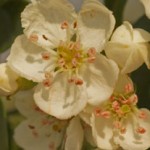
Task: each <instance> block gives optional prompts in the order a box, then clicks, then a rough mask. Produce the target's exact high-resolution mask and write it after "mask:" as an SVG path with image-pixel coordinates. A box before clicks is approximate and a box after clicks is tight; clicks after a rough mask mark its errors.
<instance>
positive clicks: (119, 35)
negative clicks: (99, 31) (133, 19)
mask: <svg viewBox="0 0 150 150" xmlns="http://www.w3.org/2000/svg"><path fill="white" fill-rule="evenodd" d="M132 40H133V28H132V25H131V24H130V23H129V22H124V23H123V24H122V25H121V26H119V27H118V28H117V29H116V30H115V31H114V33H113V35H112V37H111V41H112V42H118V43H124V44H129V43H131V41H132Z"/></svg>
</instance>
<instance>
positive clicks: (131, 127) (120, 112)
mask: <svg viewBox="0 0 150 150" xmlns="http://www.w3.org/2000/svg"><path fill="white" fill-rule="evenodd" d="M137 102H138V98H137V95H136V94H135V93H134V89H133V85H132V82H131V81H130V79H129V78H127V77H125V76H124V77H123V76H122V77H120V79H119V81H118V84H117V87H116V89H115V92H114V93H113V95H112V96H111V98H110V99H109V100H107V101H106V102H104V104H101V105H99V106H97V107H95V108H93V107H91V108H90V107H89V108H87V110H85V112H84V113H85V114H86V115H85V114H82V117H83V118H84V120H88V121H89V124H90V125H91V127H92V133H93V136H94V139H95V142H96V144H97V146H98V148H100V149H109V150H115V149H118V147H122V148H123V149H124V150H129V149H132V150H146V149H147V148H149V147H150V142H149V141H150V111H149V110H147V109H138V108H137Z"/></svg>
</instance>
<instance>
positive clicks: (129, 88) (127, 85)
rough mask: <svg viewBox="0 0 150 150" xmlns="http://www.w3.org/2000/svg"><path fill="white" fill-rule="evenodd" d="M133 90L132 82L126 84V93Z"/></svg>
mask: <svg viewBox="0 0 150 150" xmlns="http://www.w3.org/2000/svg"><path fill="white" fill-rule="evenodd" d="M132 91H133V86H132V84H130V83H129V84H126V85H125V92H126V93H129V92H132Z"/></svg>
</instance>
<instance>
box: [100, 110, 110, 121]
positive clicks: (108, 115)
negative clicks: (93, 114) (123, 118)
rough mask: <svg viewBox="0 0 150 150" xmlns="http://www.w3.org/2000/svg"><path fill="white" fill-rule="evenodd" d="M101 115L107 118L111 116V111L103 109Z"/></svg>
mask: <svg viewBox="0 0 150 150" xmlns="http://www.w3.org/2000/svg"><path fill="white" fill-rule="evenodd" d="M101 116H102V117H104V118H106V119H108V118H110V111H102V112H101Z"/></svg>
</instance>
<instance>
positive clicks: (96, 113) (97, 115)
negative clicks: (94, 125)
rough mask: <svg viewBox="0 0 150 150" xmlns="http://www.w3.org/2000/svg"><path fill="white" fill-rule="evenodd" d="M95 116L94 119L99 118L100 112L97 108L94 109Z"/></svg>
mask: <svg viewBox="0 0 150 150" xmlns="http://www.w3.org/2000/svg"><path fill="white" fill-rule="evenodd" d="M95 116H96V117H99V116H101V110H100V109H99V108H96V109H95Z"/></svg>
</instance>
